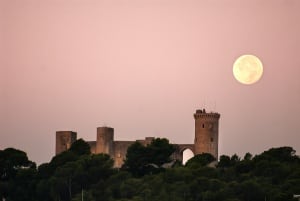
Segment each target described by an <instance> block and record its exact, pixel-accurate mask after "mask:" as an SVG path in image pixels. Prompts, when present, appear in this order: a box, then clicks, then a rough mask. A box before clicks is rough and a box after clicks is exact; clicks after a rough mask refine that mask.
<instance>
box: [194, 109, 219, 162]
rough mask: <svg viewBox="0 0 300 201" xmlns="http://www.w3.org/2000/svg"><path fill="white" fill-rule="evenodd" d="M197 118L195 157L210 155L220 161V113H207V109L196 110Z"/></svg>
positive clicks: (195, 115) (195, 116)
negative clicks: (203, 154) (197, 155)
mask: <svg viewBox="0 0 300 201" xmlns="http://www.w3.org/2000/svg"><path fill="white" fill-rule="evenodd" d="M194 118H195V140H194V146H195V147H194V150H195V155H196V154H201V153H210V154H211V155H213V156H214V157H215V158H216V159H218V141H219V118H220V114H219V113H214V112H210V113H207V112H206V111H205V109H203V110H196V113H195V114H194Z"/></svg>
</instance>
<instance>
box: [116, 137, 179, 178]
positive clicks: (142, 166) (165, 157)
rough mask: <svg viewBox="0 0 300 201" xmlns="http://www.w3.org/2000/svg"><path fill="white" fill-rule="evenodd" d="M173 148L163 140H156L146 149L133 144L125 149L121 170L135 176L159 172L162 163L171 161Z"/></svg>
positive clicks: (136, 143)
mask: <svg viewBox="0 0 300 201" xmlns="http://www.w3.org/2000/svg"><path fill="white" fill-rule="evenodd" d="M174 151H175V146H174V145H172V144H170V143H169V141H168V140H167V139H165V138H163V139H161V138H156V139H154V140H152V142H151V143H150V144H149V145H147V146H146V147H145V146H143V145H142V144H141V143H139V142H135V143H133V144H132V145H131V146H129V147H128V149H127V154H126V160H125V161H124V165H123V167H122V168H123V169H126V170H128V171H129V172H131V173H132V174H133V175H135V176H143V175H145V174H147V173H155V172H159V171H160V170H161V169H162V168H161V166H162V165H163V164H164V163H168V162H170V161H171V158H170V156H171V154H172V153H173V152H174Z"/></svg>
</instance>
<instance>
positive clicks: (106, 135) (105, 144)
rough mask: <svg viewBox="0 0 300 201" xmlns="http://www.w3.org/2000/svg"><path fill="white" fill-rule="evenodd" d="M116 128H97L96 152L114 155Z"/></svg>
mask: <svg viewBox="0 0 300 201" xmlns="http://www.w3.org/2000/svg"><path fill="white" fill-rule="evenodd" d="M113 142H114V129H113V128H110V127H99V128H97V142H96V153H97V154H98V153H105V154H109V155H110V156H113V148H114V147H113Z"/></svg>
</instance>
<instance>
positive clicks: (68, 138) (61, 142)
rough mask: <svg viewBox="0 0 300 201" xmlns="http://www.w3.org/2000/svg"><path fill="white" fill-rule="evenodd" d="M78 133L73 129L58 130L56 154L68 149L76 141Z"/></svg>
mask: <svg viewBox="0 0 300 201" xmlns="http://www.w3.org/2000/svg"><path fill="white" fill-rule="evenodd" d="M76 138H77V133H76V132H73V131H57V132H56V148H55V154H56V155H57V154H59V153H61V152H63V151H66V150H68V149H69V148H70V147H71V145H72V143H73V142H75V141H76Z"/></svg>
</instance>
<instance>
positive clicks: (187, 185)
mask: <svg viewBox="0 0 300 201" xmlns="http://www.w3.org/2000/svg"><path fill="white" fill-rule="evenodd" d="M87 145H88V144H87V143H85V142H84V141H83V140H80V141H78V142H76V143H74V144H73V145H72V147H71V148H70V150H68V151H65V152H63V153H61V154H59V155H57V156H55V157H53V159H52V160H51V161H50V162H49V163H45V164H42V165H40V166H39V167H38V168H36V166H35V164H34V163H33V162H31V161H29V160H28V158H27V156H26V153H25V152H23V151H20V150H16V149H12V148H9V149H5V150H0V200H1V198H5V199H6V201H18V200H22V201H24V200H26V201H80V200H81V199H82V197H83V198H84V200H85V201H265V200H267V201H292V200H294V199H293V194H300V158H299V157H298V156H296V155H295V151H294V150H293V149H292V148H291V147H279V148H272V149H270V150H268V151H265V152H263V153H262V154H259V155H256V156H254V157H253V156H252V155H251V154H250V153H247V154H246V155H245V156H244V157H243V159H241V158H240V157H238V156H237V155H233V156H231V157H230V156H225V155H223V156H221V157H220V160H219V162H218V164H217V165H216V167H213V166H212V165H211V164H212V161H213V160H214V158H213V157H212V156H211V155H209V154H201V155H196V156H195V157H194V158H192V159H191V160H190V161H188V162H187V164H186V166H182V165H178V164H177V165H175V166H173V167H172V168H164V166H163V164H165V163H168V162H170V155H171V153H172V152H173V151H174V146H172V145H170V144H169V142H168V140H166V139H156V140H154V141H153V142H152V143H151V144H150V145H148V146H147V147H144V146H142V145H141V144H139V143H134V144H133V145H132V146H131V147H130V148H129V149H128V153H127V159H126V161H125V164H124V167H123V168H121V169H114V168H113V160H112V159H111V158H110V157H109V156H108V155H105V154H97V155H91V154H90V152H89V150H88V149H87ZM149 164H151V165H150V166H151V167H152V169H150V171H149V169H148V168H147V167H148V166H149ZM154 170H157V171H154Z"/></svg>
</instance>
